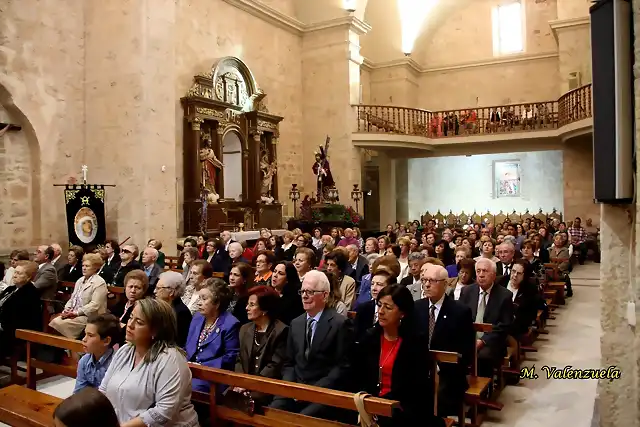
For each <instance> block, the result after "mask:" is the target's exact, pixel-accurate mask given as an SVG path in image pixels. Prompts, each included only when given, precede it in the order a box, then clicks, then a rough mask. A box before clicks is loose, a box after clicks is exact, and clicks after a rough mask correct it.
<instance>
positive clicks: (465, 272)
mask: <svg viewBox="0 0 640 427" xmlns="http://www.w3.org/2000/svg"><path fill="white" fill-rule="evenodd" d="M475 281H476V262H475V261H474V260H473V259H472V258H465V259H462V260H460V261H459V262H458V277H456V278H455V279H448V280H447V290H446V292H447V295H451V296H452V297H453V299H454V300H456V301H458V300H459V299H460V294H461V293H462V289H463V288H464V287H465V286H467V285H470V284H472V283H475Z"/></svg>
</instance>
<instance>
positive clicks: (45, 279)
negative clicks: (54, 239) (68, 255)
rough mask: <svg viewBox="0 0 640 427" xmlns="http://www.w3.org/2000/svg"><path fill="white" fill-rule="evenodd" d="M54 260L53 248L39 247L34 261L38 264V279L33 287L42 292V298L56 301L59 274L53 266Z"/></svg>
mask: <svg viewBox="0 0 640 427" xmlns="http://www.w3.org/2000/svg"><path fill="white" fill-rule="evenodd" d="M53 258H54V251H53V248H52V247H51V246H46V245H43V246H38V249H36V252H35V254H34V258H33V260H34V261H35V262H36V263H37V264H38V271H37V272H36V278H35V279H34V280H33V285H34V286H35V287H36V288H37V289H38V290H39V291H40V298H42V299H54V298H55V296H56V291H57V289H58V273H57V272H56V268H55V267H54V266H53V264H51V261H52V260H53Z"/></svg>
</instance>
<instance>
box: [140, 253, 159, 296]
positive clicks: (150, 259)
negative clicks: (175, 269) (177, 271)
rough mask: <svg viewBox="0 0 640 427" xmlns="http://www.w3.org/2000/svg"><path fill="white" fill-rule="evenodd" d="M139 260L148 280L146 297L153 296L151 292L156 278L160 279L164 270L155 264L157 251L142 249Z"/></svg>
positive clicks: (154, 286)
mask: <svg viewBox="0 0 640 427" xmlns="http://www.w3.org/2000/svg"><path fill="white" fill-rule="evenodd" d="M140 259H142V270H143V271H144V273H145V274H146V275H147V277H148V278H149V288H148V289H147V296H151V295H153V291H154V290H155V289H156V284H157V283H158V278H159V277H160V274H162V272H163V271H164V269H163V268H162V267H160V266H159V265H158V264H157V261H158V251H157V250H156V249H154V248H149V247H146V248H144V250H143V251H142V255H141V256H140Z"/></svg>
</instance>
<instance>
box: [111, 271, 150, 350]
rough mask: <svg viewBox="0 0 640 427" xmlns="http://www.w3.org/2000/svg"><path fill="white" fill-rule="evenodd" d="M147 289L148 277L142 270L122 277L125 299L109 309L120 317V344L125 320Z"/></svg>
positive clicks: (125, 323)
mask: <svg viewBox="0 0 640 427" xmlns="http://www.w3.org/2000/svg"><path fill="white" fill-rule="evenodd" d="M148 289H149V278H148V277H147V275H146V274H145V272H144V271H142V270H133V271H130V272H129V273H128V274H127V276H126V277H125V278H124V295H125V297H126V300H124V301H121V302H120V303H118V304H117V305H116V306H115V307H113V309H112V310H111V313H112V314H113V315H115V316H116V317H117V318H118V319H120V328H121V329H122V337H121V339H120V344H122V343H124V340H125V333H126V330H125V328H126V327H127V322H128V321H129V318H130V317H131V313H132V312H133V309H134V308H135V307H136V304H137V303H138V301H140V300H141V299H142V298H144V296H145V295H146V293H147V290H148Z"/></svg>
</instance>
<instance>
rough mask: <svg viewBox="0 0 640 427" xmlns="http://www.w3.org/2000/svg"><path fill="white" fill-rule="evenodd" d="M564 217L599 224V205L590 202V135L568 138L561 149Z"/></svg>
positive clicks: (591, 192) (591, 174)
mask: <svg viewBox="0 0 640 427" xmlns="http://www.w3.org/2000/svg"><path fill="white" fill-rule="evenodd" d="M562 162H563V175H564V218H565V220H566V221H570V220H572V219H573V218H575V217H576V216H579V217H581V218H582V221H583V222H585V220H586V219H587V218H591V219H593V223H594V224H595V225H596V226H597V225H598V224H600V206H599V205H598V204H596V203H594V202H593V146H592V137H591V134H589V135H583V136H581V137H578V138H573V139H570V140H568V141H567V142H566V143H565V145H564V148H563V150H562Z"/></svg>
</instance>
